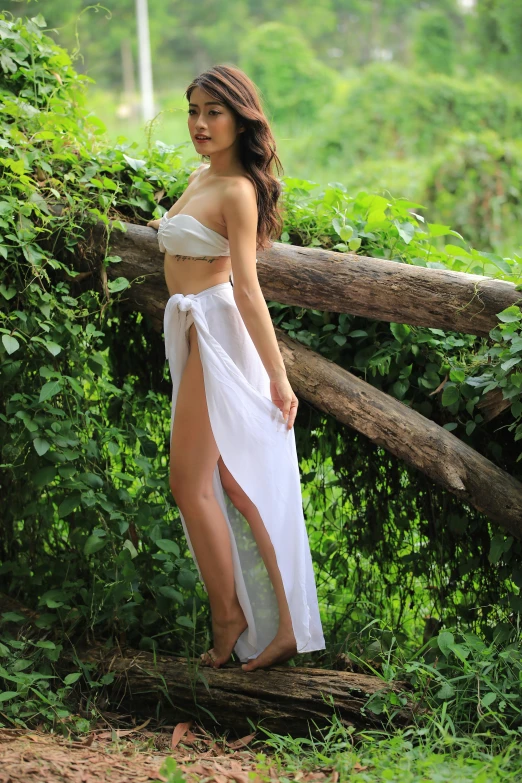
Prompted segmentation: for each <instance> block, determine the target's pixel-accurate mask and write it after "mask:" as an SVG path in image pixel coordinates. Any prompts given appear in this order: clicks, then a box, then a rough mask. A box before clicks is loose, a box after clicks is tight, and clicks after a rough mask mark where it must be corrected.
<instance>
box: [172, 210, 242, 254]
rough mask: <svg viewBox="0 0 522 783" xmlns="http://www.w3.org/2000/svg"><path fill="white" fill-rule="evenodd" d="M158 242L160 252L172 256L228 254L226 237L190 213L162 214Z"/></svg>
mask: <svg viewBox="0 0 522 783" xmlns="http://www.w3.org/2000/svg"><path fill="white" fill-rule="evenodd" d="M158 243H159V248H160V250H161V252H162V253H165V252H166V253H169V255H172V256H216V257H217V256H228V255H230V248H229V244H228V239H225V237H224V236H222V235H221V234H218V232H217V231H214V229H212V228H207V226H204V225H203V223H200V222H199V220H197V218H195V217H192V215H184V214H178V215H172V217H167V213H166V212H165V214H164V215H163V217H162V218H161V220H160V224H159V227H158Z"/></svg>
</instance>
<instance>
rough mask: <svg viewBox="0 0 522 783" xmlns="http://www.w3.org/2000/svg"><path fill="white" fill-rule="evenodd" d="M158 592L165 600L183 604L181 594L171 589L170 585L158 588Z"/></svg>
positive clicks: (173, 588)
mask: <svg viewBox="0 0 522 783" xmlns="http://www.w3.org/2000/svg"><path fill="white" fill-rule="evenodd" d="M159 592H160V593H161V595H164V596H165V597H166V598H170V599H171V600H172V601H176V603H178V604H181V603H182V602H183V596H182V594H181V593H180V592H179V590H176V588H175V587H171V586H170V585H163V587H160V589H159Z"/></svg>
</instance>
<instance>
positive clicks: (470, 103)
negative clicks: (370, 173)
mask: <svg viewBox="0 0 522 783" xmlns="http://www.w3.org/2000/svg"><path fill="white" fill-rule="evenodd" d="M323 123H324V124H325V127H326V129H327V133H326V134H325V136H324V137H323V151H324V155H323V156H324V157H326V159H327V158H328V156H329V155H331V154H336V156H337V157H339V158H340V159H341V160H342V161H343V163H344V164H345V165H352V166H353V165H356V164H357V163H358V162H359V160H360V158H361V156H362V157H367V156H369V157H372V156H376V155H381V156H382V151H383V150H386V151H387V154H388V156H389V157H398V158H401V157H410V156H412V155H413V154H417V155H429V154H431V153H432V150H433V148H434V147H440V146H442V145H443V144H445V142H446V140H447V139H448V137H449V136H450V134H451V133H452V132H453V131H455V130H460V131H463V132H466V131H469V132H472V131H473V132H476V131H478V130H482V129H491V130H494V131H496V132H497V133H498V134H499V135H500V136H501V138H504V139H505V138H510V137H516V136H517V135H519V134H520V127H521V124H522V94H521V93H520V90H517V89H515V88H514V87H509V86H508V85H506V84H504V83H503V82H500V81H499V80H498V79H495V78H494V77H493V76H486V75H484V74H481V76H480V78H472V79H471V78H470V79H460V78H453V77H450V76H447V75H445V74H437V73H433V74H417V73H415V72H414V71H412V70H404V69H402V68H400V67H398V66H396V65H391V64H387V65H384V64H380V63H374V64H372V65H370V66H368V67H367V68H366V69H365V70H364V72H363V73H362V75H361V77H360V78H359V79H358V80H357V81H356V82H354V83H353V86H352V89H351V90H350V91H349V93H348V95H347V96H346V100H345V102H343V103H342V104H340V103H336V104H333V105H332V106H331V107H330V108H329V109H328V107H325V111H324V113H323Z"/></svg>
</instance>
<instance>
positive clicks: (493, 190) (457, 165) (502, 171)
mask: <svg viewBox="0 0 522 783" xmlns="http://www.w3.org/2000/svg"><path fill="white" fill-rule="evenodd" d="M521 178H522V141H505V140H503V139H502V138H501V137H500V136H499V135H498V134H496V133H494V132H493V131H491V130H489V131H483V132H482V133H458V132H457V133H455V134H454V135H452V136H450V137H449V138H448V139H447V142H446V146H445V148H444V150H440V151H439V152H438V153H436V154H435V155H434V156H433V161H432V164H431V166H430V169H429V170H428V172H427V174H426V184H425V194H424V195H423V198H422V200H423V203H424V204H425V206H426V207H427V209H429V211H430V213H431V214H432V215H433V217H434V218H435V219H436V220H440V222H441V223H446V222H447V221H448V220H451V222H452V225H453V226H454V228H455V229H456V230H457V231H460V232H468V234H469V235H470V236H473V239H474V241H475V242H476V243H477V244H478V245H479V246H480V247H482V248H483V249H485V250H486V249H487V250H490V249H491V250H494V251H496V252H501V253H502V252H503V251H505V249H506V244H507V243H506V237H509V241H510V242H511V243H514V245H515V247H518V246H522V229H521V225H522V193H521V191H520V181H521Z"/></svg>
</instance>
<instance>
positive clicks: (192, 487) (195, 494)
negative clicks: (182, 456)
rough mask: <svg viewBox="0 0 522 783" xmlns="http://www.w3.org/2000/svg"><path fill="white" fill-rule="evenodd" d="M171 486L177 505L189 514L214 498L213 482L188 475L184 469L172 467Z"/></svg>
mask: <svg viewBox="0 0 522 783" xmlns="http://www.w3.org/2000/svg"><path fill="white" fill-rule="evenodd" d="M169 485H170V491H171V492H172V496H173V497H174V500H175V501H176V503H177V505H178V506H179V507H180V508H181V510H182V511H183V509H185V510H186V511H187V512H189V511H197V510H198V509H200V508H201V507H203V506H204V505H205V504H207V503H208V502H209V501H210V500H212V499H213V498H214V490H213V488H212V482H211V481H208V480H207V481H205V480H203V479H202V478H201V477H195V476H193V475H188V474H187V471H186V470H184V469H183V468H180V469H176V466H175V465H174V466H171V471H170V476H169Z"/></svg>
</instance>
